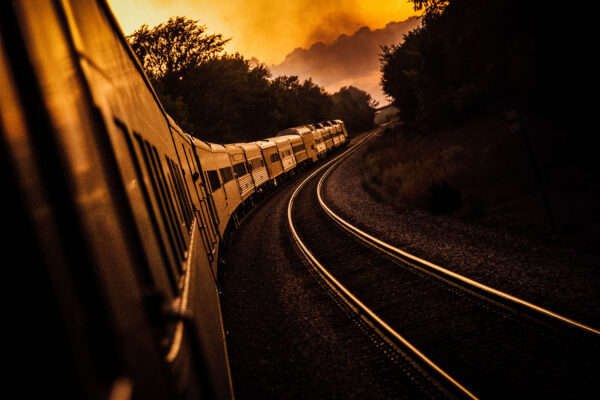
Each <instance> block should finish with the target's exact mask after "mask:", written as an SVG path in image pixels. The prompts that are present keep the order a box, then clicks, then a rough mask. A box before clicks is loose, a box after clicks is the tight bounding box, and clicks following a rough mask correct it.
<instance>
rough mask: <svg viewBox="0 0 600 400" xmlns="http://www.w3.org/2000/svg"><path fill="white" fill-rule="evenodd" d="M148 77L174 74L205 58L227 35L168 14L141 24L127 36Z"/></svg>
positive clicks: (217, 50) (212, 54) (215, 51)
mask: <svg viewBox="0 0 600 400" xmlns="http://www.w3.org/2000/svg"><path fill="white" fill-rule="evenodd" d="M127 39H128V41H129V44H130V45H131V48H132V49H133V51H135V53H136V54H137V56H138V59H139V60H140V62H141V64H142V66H143V67H144V70H145V71H146V73H147V74H148V77H149V78H150V79H151V80H159V79H163V78H165V77H166V78H170V77H172V76H174V75H175V76H176V75H178V74H180V73H182V72H184V71H186V70H188V69H190V68H194V67H195V66H197V65H199V64H201V63H202V62H204V61H207V60H209V59H211V58H213V57H215V56H216V55H218V54H219V53H221V52H222V51H223V49H224V46H225V44H226V43H227V42H229V40H230V39H223V36H222V35H221V34H210V35H209V34H207V33H206V26H203V25H199V24H198V21H195V20H191V19H188V18H185V17H172V18H169V20H168V21H167V22H165V23H162V24H159V25H157V26H155V27H154V28H152V29H149V28H148V25H142V26H141V27H140V28H139V29H138V30H136V31H135V32H134V33H132V34H131V35H129V36H128V37H127Z"/></svg>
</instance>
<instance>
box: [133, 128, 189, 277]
mask: <svg viewBox="0 0 600 400" xmlns="http://www.w3.org/2000/svg"><path fill="white" fill-rule="evenodd" d="M133 135H134V138H135V139H136V141H137V143H138V148H139V149H140V153H141V154H142V158H143V160H144V165H145V167H146V171H147V172H148V176H149V177H150V184H151V186H152V189H153V192H154V197H155V198H156V201H157V202H158V203H159V207H158V209H159V215H160V218H161V220H162V222H163V225H164V226H165V231H166V236H167V241H168V242H169V245H170V247H171V251H172V253H173V255H174V257H175V264H176V265H175V266H171V269H173V274H174V275H175V277H176V280H178V279H179V277H180V274H181V262H182V261H183V260H182V259H181V253H180V249H179V247H178V243H177V240H176V238H175V232H174V231H173V225H172V221H171V218H170V217H169V215H168V214H169V212H168V210H167V209H166V204H165V200H164V194H163V193H162V189H163V188H161V184H160V183H159V180H158V177H157V174H156V171H155V167H154V165H153V163H152V161H151V158H150V153H149V151H148V147H149V146H151V145H150V144H149V143H148V142H147V141H146V140H145V139H144V138H143V137H142V136H141V135H140V134H139V133H137V132H134V133H133Z"/></svg>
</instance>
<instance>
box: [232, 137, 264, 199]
mask: <svg viewBox="0 0 600 400" xmlns="http://www.w3.org/2000/svg"><path fill="white" fill-rule="evenodd" d="M237 145H238V146H240V147H241V148H242V149H244V154H245V156H246V160H247V163H248V165H247V169H248V171H250V172H251V174H252V179H253V181H254V187H255V188H256V189H260V188H261V186H262V185H264V184H265V183H267V182H268V181H269V172H268V171H267V166H266V163H265V160H264V158H263V154H262V151H261V148H260V146H259V145H258V144H257V143H238V144H237Z"/></svg>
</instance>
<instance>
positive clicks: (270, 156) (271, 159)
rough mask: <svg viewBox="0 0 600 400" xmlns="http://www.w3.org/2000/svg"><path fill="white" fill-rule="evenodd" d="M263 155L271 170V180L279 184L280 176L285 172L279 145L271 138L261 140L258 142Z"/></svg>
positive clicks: (274, 183) (268, 169)
mask: <svg viewBox="0 0 600 400" xmlns="http://www.w3.org/2000/svg"><path fill="white" fill-rule="evenodd" d="M256 144H257V145H258V147H260V150H261V152H262V155H263V160H264V162H265V165H266V167H267V171H268V172H269V180H270V181H271V182H272V183H273V185H277V183H278V181H279V176H280V175H281V174H282V173H283V164H282V163H281V157H280V155H279V151H278V150H277V145H276V144H275V143H274V142H272V141H270V140H259V141H258V142H256Z"/></svg>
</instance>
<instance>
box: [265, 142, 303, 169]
mask: <svg viewBox="0 0 600 400" xmlns="http://www.w3.org/2000/svg"><path fill="white" fill-rule="evenodd" d="M266 140H267V141H270V142H273V143H275V145H276V146H277V151H278V152H279V158H280V159H281V165H282V166H283V172H284V173H286V172H289V171H291V170H293V169H294V168H295V167H296V159H295V158H294V152H293V150H292V144H291V143H290V137H289V136H279V137H272V138H267V139H266Z"/></svg>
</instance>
